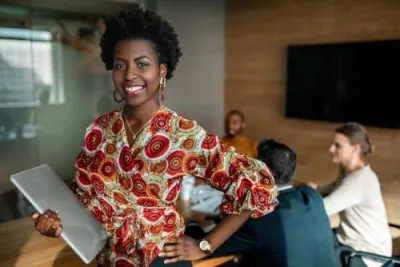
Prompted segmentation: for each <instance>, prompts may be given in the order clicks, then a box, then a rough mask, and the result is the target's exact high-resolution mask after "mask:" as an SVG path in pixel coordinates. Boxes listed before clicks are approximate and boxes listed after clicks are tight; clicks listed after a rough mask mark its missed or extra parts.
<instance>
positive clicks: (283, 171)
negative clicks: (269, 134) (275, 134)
mask: <svg viewBox="0 0 400 267" xmlns="http://www.w3.org/2000/svg"><path fill="white" fill-rule="evenodd" d="M257 150H258V159H259V160H261V161H263V162H264V163H265V164H267V166H268V167H269V168H270V170H271V172H272V173H273V175H274V177H275V182H276V184H277V185H284V184H290V183H291V182H292V180H293V178H294V172H295V170H296V153H294V151H293V150H291V149H290V148H289V147H288V146H286V145H284V144H281V143H278V142H276V141H275V140H274V139H266V140H263V141H261V142H260V143H259V145H258V148H257Z"/></svg>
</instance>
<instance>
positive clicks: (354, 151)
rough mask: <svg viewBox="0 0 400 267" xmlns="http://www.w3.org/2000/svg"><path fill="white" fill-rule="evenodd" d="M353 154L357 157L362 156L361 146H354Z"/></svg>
mask: <svg viewBox="0 0 400 267" xmlns="http://www.w3.org/2000/svg"><path fill="white" fill-rule="evenodd" d="M352 153H353V154H356V155H361V146H360V145H359V144H356V145H354V146H353V151H352Z"/></svg>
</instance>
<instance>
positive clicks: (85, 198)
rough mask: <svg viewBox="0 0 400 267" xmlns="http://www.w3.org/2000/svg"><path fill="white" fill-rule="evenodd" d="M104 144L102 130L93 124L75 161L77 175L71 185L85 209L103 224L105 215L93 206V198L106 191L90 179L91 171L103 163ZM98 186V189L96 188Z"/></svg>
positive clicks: (87, 131) (87, 130)
mask: <svg viewBox="0 0 400 267" xmlns="http://www.w3.org/2000/svg"><path fill="white" fill-rule="evenodd" d="M102 142H103V132H102V129H101V128H99V127H97V126H96V124H91V125H90V126H89V127H88V128H87V129H86V134H85V138H84V143H83V146H82V149H81V152H80V153H79V155H78V157H77V159H76V161H75V169H76V171H75V175H74V178H73V180H72V183H71V189H72V191H73V192H74V193H75V195H76V196H77V197H78V199H79V200H80V201H81V202H82V203H83V204H84V205H85V207H86V208H87V209H88V210H89V211H90V212H92V213H93V215H94V216H95V217H96V218H97V220H98V221H99V222H101V223H104V222H105V219H106V217H105V214H104V212H102V211H101V209H100V208H98V207H97V206H96V205H93V203H92V202H93V198H95V197H96V195H97V193H98V192H101V191H102V190H104V188H103V187H102V184H101V183H100V182H99V183H94V182H93V181H92V179H91V177H89V175H90V170H91V169H96V168H97V167H98V165H99V162H100V161H101V157H102V154H101V153H100V152H99V147H100V146H101V144H102ZM95 186H96V188H94V187H95Z"/></svg>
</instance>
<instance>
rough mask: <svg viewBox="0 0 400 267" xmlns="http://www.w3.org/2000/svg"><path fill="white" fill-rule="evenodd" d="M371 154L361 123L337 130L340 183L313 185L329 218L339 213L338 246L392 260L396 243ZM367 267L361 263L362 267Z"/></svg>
mask: <svg viewBox="0 0 400 267" xmlns="http://www.w3.org/2000/svg"><path fill="white" fill-rule="evenodd" d="M371 151H372V145H371V142H370V140H369V137H368V133H367V131H366V130H365V128H364V127H363V126H361V125H360V124H358V123H345V124H343V125H341V126H340V127H339V128H337V129H336V130H335V135H334V137H333V142H332V145H331V146H330V148H329V152H330V153H331V155H332V161H333V163H335V164H338V165H339V175H338V178H337V180H336V181H334V182H332V183H330V184H328V185H325V186H317V185H315V184H313V183H311V184H310V185H311V186H313V187H314V188H317V189H318V190H319V191H320V192H321V194H322V195H323V196H324V206H325V210H326V212H327V213H328V216H330V215H334V214H336V213H339V216H340V225H339V227H338V228H337V229H336V231H335V236H336V238H337V239H336V241H337V242H336V246H339V245H345V246H348V247H351V248H352V249H354V250H357V251H365V252H371V253H376V254H380V255H385V256H391V253H392V239H391V235H390V231H389V226H388V221H387V217H386V210H385V204H384V202H383V199H382V193H381V188H380V184H379V179H378V177H377V176H376V174H375V172H374V171H373V170H372V169H371V167H370V165H369V164H368V163H367V161H366V158H365V156H367V155H368V154H369V153H371ZM364 262H365V263H366V264H367V266H376V265H375V264H376V263H373V262H369V261H366V260H364ZM342 264H344V265H346V263H342ZM363 265H364V263H362V262H360V266H363ZM364 266H365V265H364ZM378 266H380V265H379V264H378Z"/></svg>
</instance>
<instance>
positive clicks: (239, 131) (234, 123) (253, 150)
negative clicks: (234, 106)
mask: <svg viewBox="0 0 400 267" xmlns="http://www.w3.org/2000/svg"><path fill="white" fill-rule="evenodd" d="M245 126H246V118H245V116H244V114H243V113H242V112H240V111H238V110H231V111H229V112H228V114H227V115H226V117H225V134H226V135H225V136H224V137H223V138H222V141H223V142H225V143H227V144H229V145H231V146H233V147H234V148H235V149H236V151H237V152H238V153H241V154H245V155H247V156H249V157H251V158H257V142H255V141H253V140H251V139H250V138H248V137H246V136H244V135H243V130H244V128H245Z"/></svg>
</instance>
